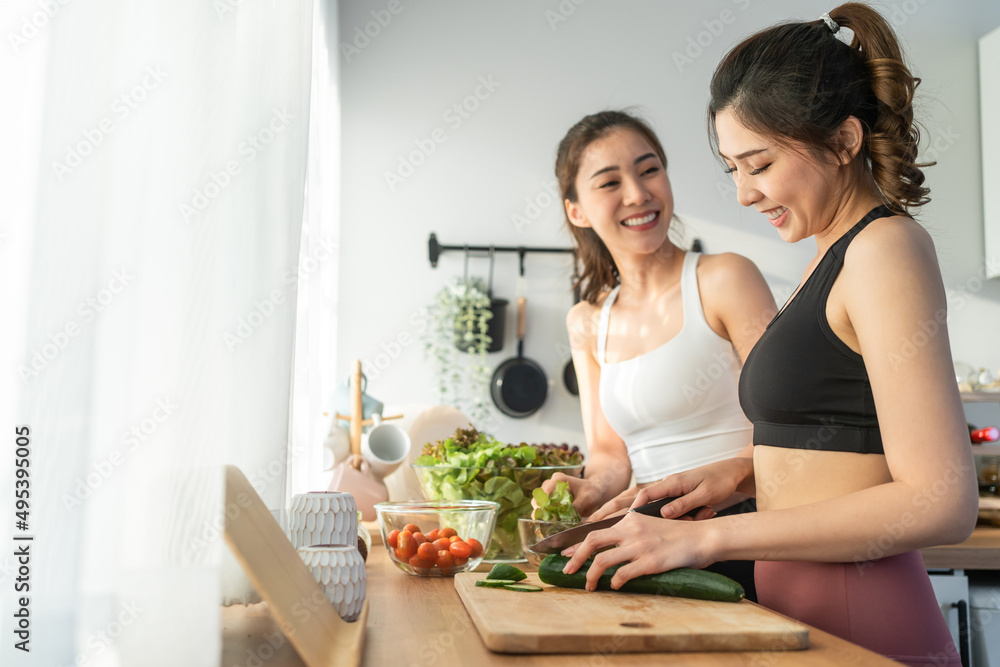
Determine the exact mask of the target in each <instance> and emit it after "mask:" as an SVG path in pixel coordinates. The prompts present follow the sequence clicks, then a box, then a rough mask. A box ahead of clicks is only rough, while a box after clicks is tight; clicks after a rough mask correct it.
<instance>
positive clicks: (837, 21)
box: [708, 2, 934, 215]
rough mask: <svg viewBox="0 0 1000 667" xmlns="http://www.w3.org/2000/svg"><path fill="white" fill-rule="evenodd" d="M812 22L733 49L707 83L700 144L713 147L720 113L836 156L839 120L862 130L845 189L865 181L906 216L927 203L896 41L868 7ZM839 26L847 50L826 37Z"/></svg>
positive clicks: (849, 6)
mask: <svg viewBox="0 0 1000 667" xmlns="http://www.w3.org/2000/svg"><path fill="white" fill-rule="evenodd" d="M828 16H829V18H830V19H832V21H831V22H830V23H827V21H826V17H824V18H822V19H819V20H816V21H806V22H795V23H785V24H780V25H776V26H773V27H771V28H767V29H765V30H762V31H761V32H758V33H757V34H755V35H753V36H751V37H749V38H747V39H746V40H744V41H743V42H742V43H740V44H738V45H737V46H736V47H734V48H733V49H732V50H731V51H730V52H729V53H727V54H726V56H725V57H724V58H723V60H722V62H721V63H719V66H718V68H716V70H715V74H714V75H713V76H712V84H711V100H710V102H709V107H708V118H709V140H710V142H711V144H712V147H713V149H716V151H717V149H718V146H719V137H718V134H717V133H716V129H715V119H716V116H717V115H718V114H719V112H721V111H723V110H729V111H730V112H731V113H733V115H734V116H735V117H736V119H737V120H738V121H739V122H740V124H741V125H743V126H744V127H746V128H747V129H749V130H751V131H753V132H756V133H758V134H762V135H764V136H767V137H770V138H772V139H774V140H775V141H777V142H778V143H779V144H781V145H784V146H789V145H792V144H799V145H805V146H806V147H807V148H809V149H811V150H813V151H815V152H817V153H819V154H822V153H824V152H825V153H827V154H829V155H831V156H833V157H834V158H839V157H840V156H842V155H843V152H844V149H843V147H842V146H840V145H839V144H838V142H837V129H838V128H839V127H840V125H841V123H843V122H844V121H845V120H846V119H847V118H848V117H849V116H854V117H855V118H857V119H858V120H859V121H860V122H861V125H862V127H863V130H864V136H863V140H862V145H861V150H860V152H859V154H858V155H857V157H855V159H854V160H853V161H852V162H851V163H850V164H849V165H848V168H849V169H850V170H851V171H850V181H849V184H850V185H854V186H858V185H860V184H861V183H863V182H864V181H866V180H869V179H870V180H874V182H875V184H876V185H877V186H878V188H879V189H880V190H881V193H882V197H883V198H884V200H885V204H886V206H887V207H888V208H889V209H890V210H892V212H893V213H895V214H897V215H910V210H911V209H917V208H919V207H920V206H923V205H924V204H926V203H927V202H929V201H930V197H929V196H928V195H929V194H930V189H929V188H925V187H923V182H924V173H923V171H921V167H928V166H931V165H932V164H934V163H933V162H930V163H922V164H918V163H917V149H918V144H919V142H920V130H919V128H918V127H917V125H916V124H915V123H914V120H913V94H914V92H915V91H916V88H917V86H918V85H919V84H920V79H918V78H916V77H914V76H913V75H912V74H911V73H910V70H909V69H908V68H907V67H906V65H905V64H904V63H903V53H902V50H901V49H900V46H899V40H898V39H897V37H896V34H895V33H894V32H893V30H892V28H891V27H890V26H889V24H888V23H887V22H886V20H885V19H884V18H883V17H882V16H881V15H880V14H879V13H878V12H877V11H875V10H874V9H872V8H871V7H868V6H867V5H863V4H860V3H856V2H848V3H845V4H842V5H840V6H839V7H837V8H836V9H834V10H833V11H831V12H830V13H829V15H828ZM843 28H848V29H850V30H851V32H852V33H853V34H854V35H853V37H852V38H851V43H850V45H848V44H847V43H845V42H843V41H841V40H840V39H838V37H837V35H836V32H838V31H839V30H840V29H843Z"/></svg>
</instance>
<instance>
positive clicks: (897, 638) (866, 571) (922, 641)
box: [756, 551, 962, 667]
mask: <svg viewBox="0 0 1000 667" xmlns="http://www.w3.org/2000/svg"><path fill="white" fill-rule="evenodd" d="M756 582H757V597H758V599H759V601H760V604H762V605H764V606H765V607H768V608H770V609H773V610H775V611H777V612H779V613H782V614H784V615H786V616H789V617H791V618H794V619H796V620H799V621H802V622H803V623H807V624H809V625H811V626H813V627H816V628H819V629H820V630H823V631H825V632H829V633H830V634H832V635H836V636H837V637H841V638H842V639H846V640H847V641H850V642H853V643H855V644H858V645H859V646H863V647H864V648H866V649H868V650H870V651H874V652H876V653H881V654H882V655H884V656H886V657H887V658H891V659H893V660H897V661H899V662H901V663H903V664H906V665H913V666H926V665H947V666H948V667H952V666H954V667H961V664H962V663H961V660H960V659H959V655H958V650H957V649H956V648H955V643H954V642H953V641H952V639H951V634H950V633H949V631H948V626H947V625H946V624H945V621H944V616H942V614H941V608H940V607H939V606H938V603H937V600H936V599H935V598H934V591H933V589H932V588H931V581H930V579H929V578H928V577H927V570H926V568H925V567H924V561H923V559H922V558H921V557H920V552H918V551H909V552H907V553H903V554H899V555H896V556H890V557H888V558H882V559H879V560H873V561H866V562H863V563H811V562H800V561H757V564H756Z"/></svg>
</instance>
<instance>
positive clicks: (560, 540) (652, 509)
mask: <svg viewBox="0 0 1000 667" xmlns="http://www.w3.org/2000/svg"><path fill="white" fill-rule="evenodd" d="M675 500H677V498H676V497H667V498H660V499H659V500H654V501H653V502H651V503H646V504H645V505H640V506H639V507H635V508H633V509H630V510H629V511H628V512H625V514H619V515H618V516H613V517H611V518H608V519H601V520H600V521H594V522H592V523H584V524H581V525H579V526H574V527H573V528H567V529H566V530H564V531H561V532H559V533H556V534H555V535H550V536H548V537H546V538H545V539H543V540H539V541H538V542H536V543H535V545H534V546H533V547H531V550H532V551H534V552H535V553H538V554H557V553H559V552H560V551H562V550H563V549H565V548H566V547H568V546H571V545H573V544H579V543H580V542H583V539H584V538H585V537H587V535H589V534H590V533H592V532H594V531H595V530H603V529H605V528H609V527H611V526H613V525H615V524H616V523H618V522H619V521H621V520H622V519H624V518H625V516H626V515H627V514H629V513H630V512H638V513H639V514H645V515H647V516H656V517H658V516H660V508H662V507H663V506H664V505H666V504H668V503H672V502H673V501H675ZM700 509H701V508H700V507H696V508H695V509H693V510H691V511H690V512H688V513H687V515H686V516H691V517H693V516H694V515H695V514H697V513H698V510H700Z"/></svg>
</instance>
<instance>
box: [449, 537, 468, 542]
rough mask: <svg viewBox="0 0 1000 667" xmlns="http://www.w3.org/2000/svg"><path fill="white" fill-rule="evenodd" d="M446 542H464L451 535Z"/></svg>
mask: <svg viewBox="0 0 1000 667" xmlns="http://www.w3.org/2000/svg"><path fill="white" fill-rule="evenodd" d="M448 541H449V542H464V541H465V540H463V539H462V538H461V537H459V536H458V535H452V536H451V537H449V538H448Z"/></svg>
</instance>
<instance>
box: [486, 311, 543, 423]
mask: <svg viewBox="0 0 1000 667" xmlns="http://www.w3.org/2000/svg"><path fill="white" fill-rule="evenodd" d="M525 306H526V301H525V298H524V297H523V296H519V297H518V298H517V356H516V357H512V358H510V359H507V360H506V361H504V362H503V363H502V364H500V365H499V366H497V369H496V370H495V371H493V383H492V385H491V386H490V394H491V395H492V397H493V403H494V404H495V405H496V406H497V409H499V410H500V412H502V413H504V414H505V415H507V416H508V417H515V418H517V419H520V418H522V417H528V416H530V415H533V414H535V412H537V411H538V409H539V408H540V407H542V404H543V403H545V397H546V395H547V394H548V391H549V381H548V380H547V379H546V378H545V371H543V370H542V367H541V366H539V365H538V364H537V363H535V362H534V361H532V360H531V359H528V358H527V357H525V356H524V311H525Z"/></svg>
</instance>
